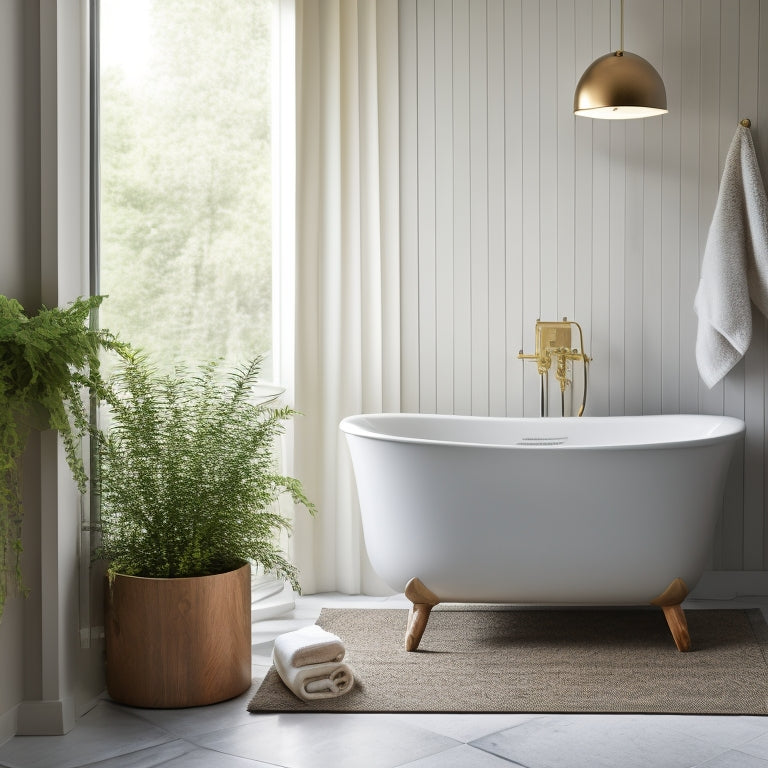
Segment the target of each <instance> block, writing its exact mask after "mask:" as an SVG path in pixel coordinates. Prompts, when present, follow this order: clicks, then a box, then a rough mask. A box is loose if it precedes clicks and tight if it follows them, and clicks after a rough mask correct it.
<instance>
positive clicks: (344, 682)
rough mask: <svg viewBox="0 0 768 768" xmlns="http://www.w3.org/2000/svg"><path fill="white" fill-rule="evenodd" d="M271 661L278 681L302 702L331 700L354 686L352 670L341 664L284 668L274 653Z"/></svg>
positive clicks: (331, 663) (332, 662) (326, 663)
mask: <svg viewBox="0 0 768 768" xmlns="http://www.w3.org/2000/svg"><path fill="white" fill-rule="evenodd" d="M272 661H273V662H274V664H275V669H276V670H277V674H278V675H280V679H281V680H282V681H283V682H284V683H285V684H286V686H288V688H290V689H291V690H292V691H293V692H294V693H295V694H296V696H298V697H299V698H300V699H303V700H304V701H314V700H317V699H332V698H334V697H336V696H341V695H343V694H345V693H349V692H350V691H351V690H352V688H353V687H354V685H355V676H354V672H353V671H352V668H351V667H350V666H349V665H348V664H344V663H343V662H334V661H330V662H325V663H323V664H307V665H305V666H303V667H294V666H290V665H289V666H284V665H283V663H282V661H281V657H280V656H278V654H276V653H273V654H272Z"/></svg>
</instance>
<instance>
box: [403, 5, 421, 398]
mask: <svg viewBox="0 0 768 768" xmlns="http://www.w3.org/2000/svg"><path fill="white" fill-rule="evenodd" d="M399 14H400V16H399V20H400V22H399V23H400V30H399V41H400V50H399V52H398V57H399V64H400V69H401V71H402V72H407V73H409V76H408V77H401V78H400V83H399V88H400V312H401V323H400V362H401V367H400V378H401V383H400V389H401V392H400V403H401V407H402V409H403V411H405V412H411V413H413V412H418V410H419V334H418V317H419V214H418V173H417V158H418V147H417V136H418V122H417V114H418V103H419V100H418V87H417V79H416V77H415V75H414V73H415V72H416V69H417V49H418V34H417V29H416V5H415V3H410V2H409V3H400V7H399ZM414 320H415V323H414Z"/></svg>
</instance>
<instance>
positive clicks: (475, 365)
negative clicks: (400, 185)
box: [469, 0, 489, 416]
mask: <svg viewBox="0 0 768 768" xmlns="http://www.w3.org/2000/svg"><path fill="white" fill-rule="evenodd" d="M486 11H487V6H486V3H485V0H480V2H477V0H475V1H474V2H471V3H470V5H469V76H470V82H471V84H472V85H471V87H470V89H469V248H470V255H471V258H470V276H469V280H470V301H471V310H472V311H471V317H470V327H471V334H470V337H471V339H472V377H471V378H472V399H471V410H472V413H476V414H478V415H482V416H487V415H488V347H489V338H488V330H489V326H488V298H489V291H488V288H489V285H488V223H489V222H488V105H489V99H488V22H487V13H486Z"/></svg>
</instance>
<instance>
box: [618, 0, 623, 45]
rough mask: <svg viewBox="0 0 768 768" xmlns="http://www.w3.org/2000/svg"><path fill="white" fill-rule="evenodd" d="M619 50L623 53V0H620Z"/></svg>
mask: <svg viewBox="0 0 768 768" xmlns="http://www.w3.org/2000/svg"><path fill="white" fill-rule="evenodd" d="M619 51H621V53H624V0H621V38H620V43H619Z"/></svg>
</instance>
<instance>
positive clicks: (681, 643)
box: [651, 578, 691, 651]
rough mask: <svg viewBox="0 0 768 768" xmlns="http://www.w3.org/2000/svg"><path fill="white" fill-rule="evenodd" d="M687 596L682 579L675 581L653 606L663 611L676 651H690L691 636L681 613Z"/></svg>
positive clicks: (653, 601)
mask: <svg viewBox="0 0 768 768" xmlns="http://www.w3.org/2000/svg"><path fill="white" fill-rule="evenodd" d="M687 595H688V587H686V585H685V582H684V581H683V580H682V579H679V578H678V579H675V580H674V581H673V582H672V583H671V584H670V585H669V586H668V587H667V588H666V590H664V592H663V593H662V594H661V595H659V596H658V597H657V598H656V599H655V600H651V603H652V604H653V605H658V606H660V607H661V609H662V610H663V611H664V618H666V620H667V625H668V626H669V631H670V632H671V633H672V637H673V639H674V641H675V645H676V646H677V650H678V651H690V650H691V636H690V634H689V632H688V622H687V621H686V618H685V613H683V608H682V606H681V603H682V602H683V600H685V598H686V596H687Z"/></svg>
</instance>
